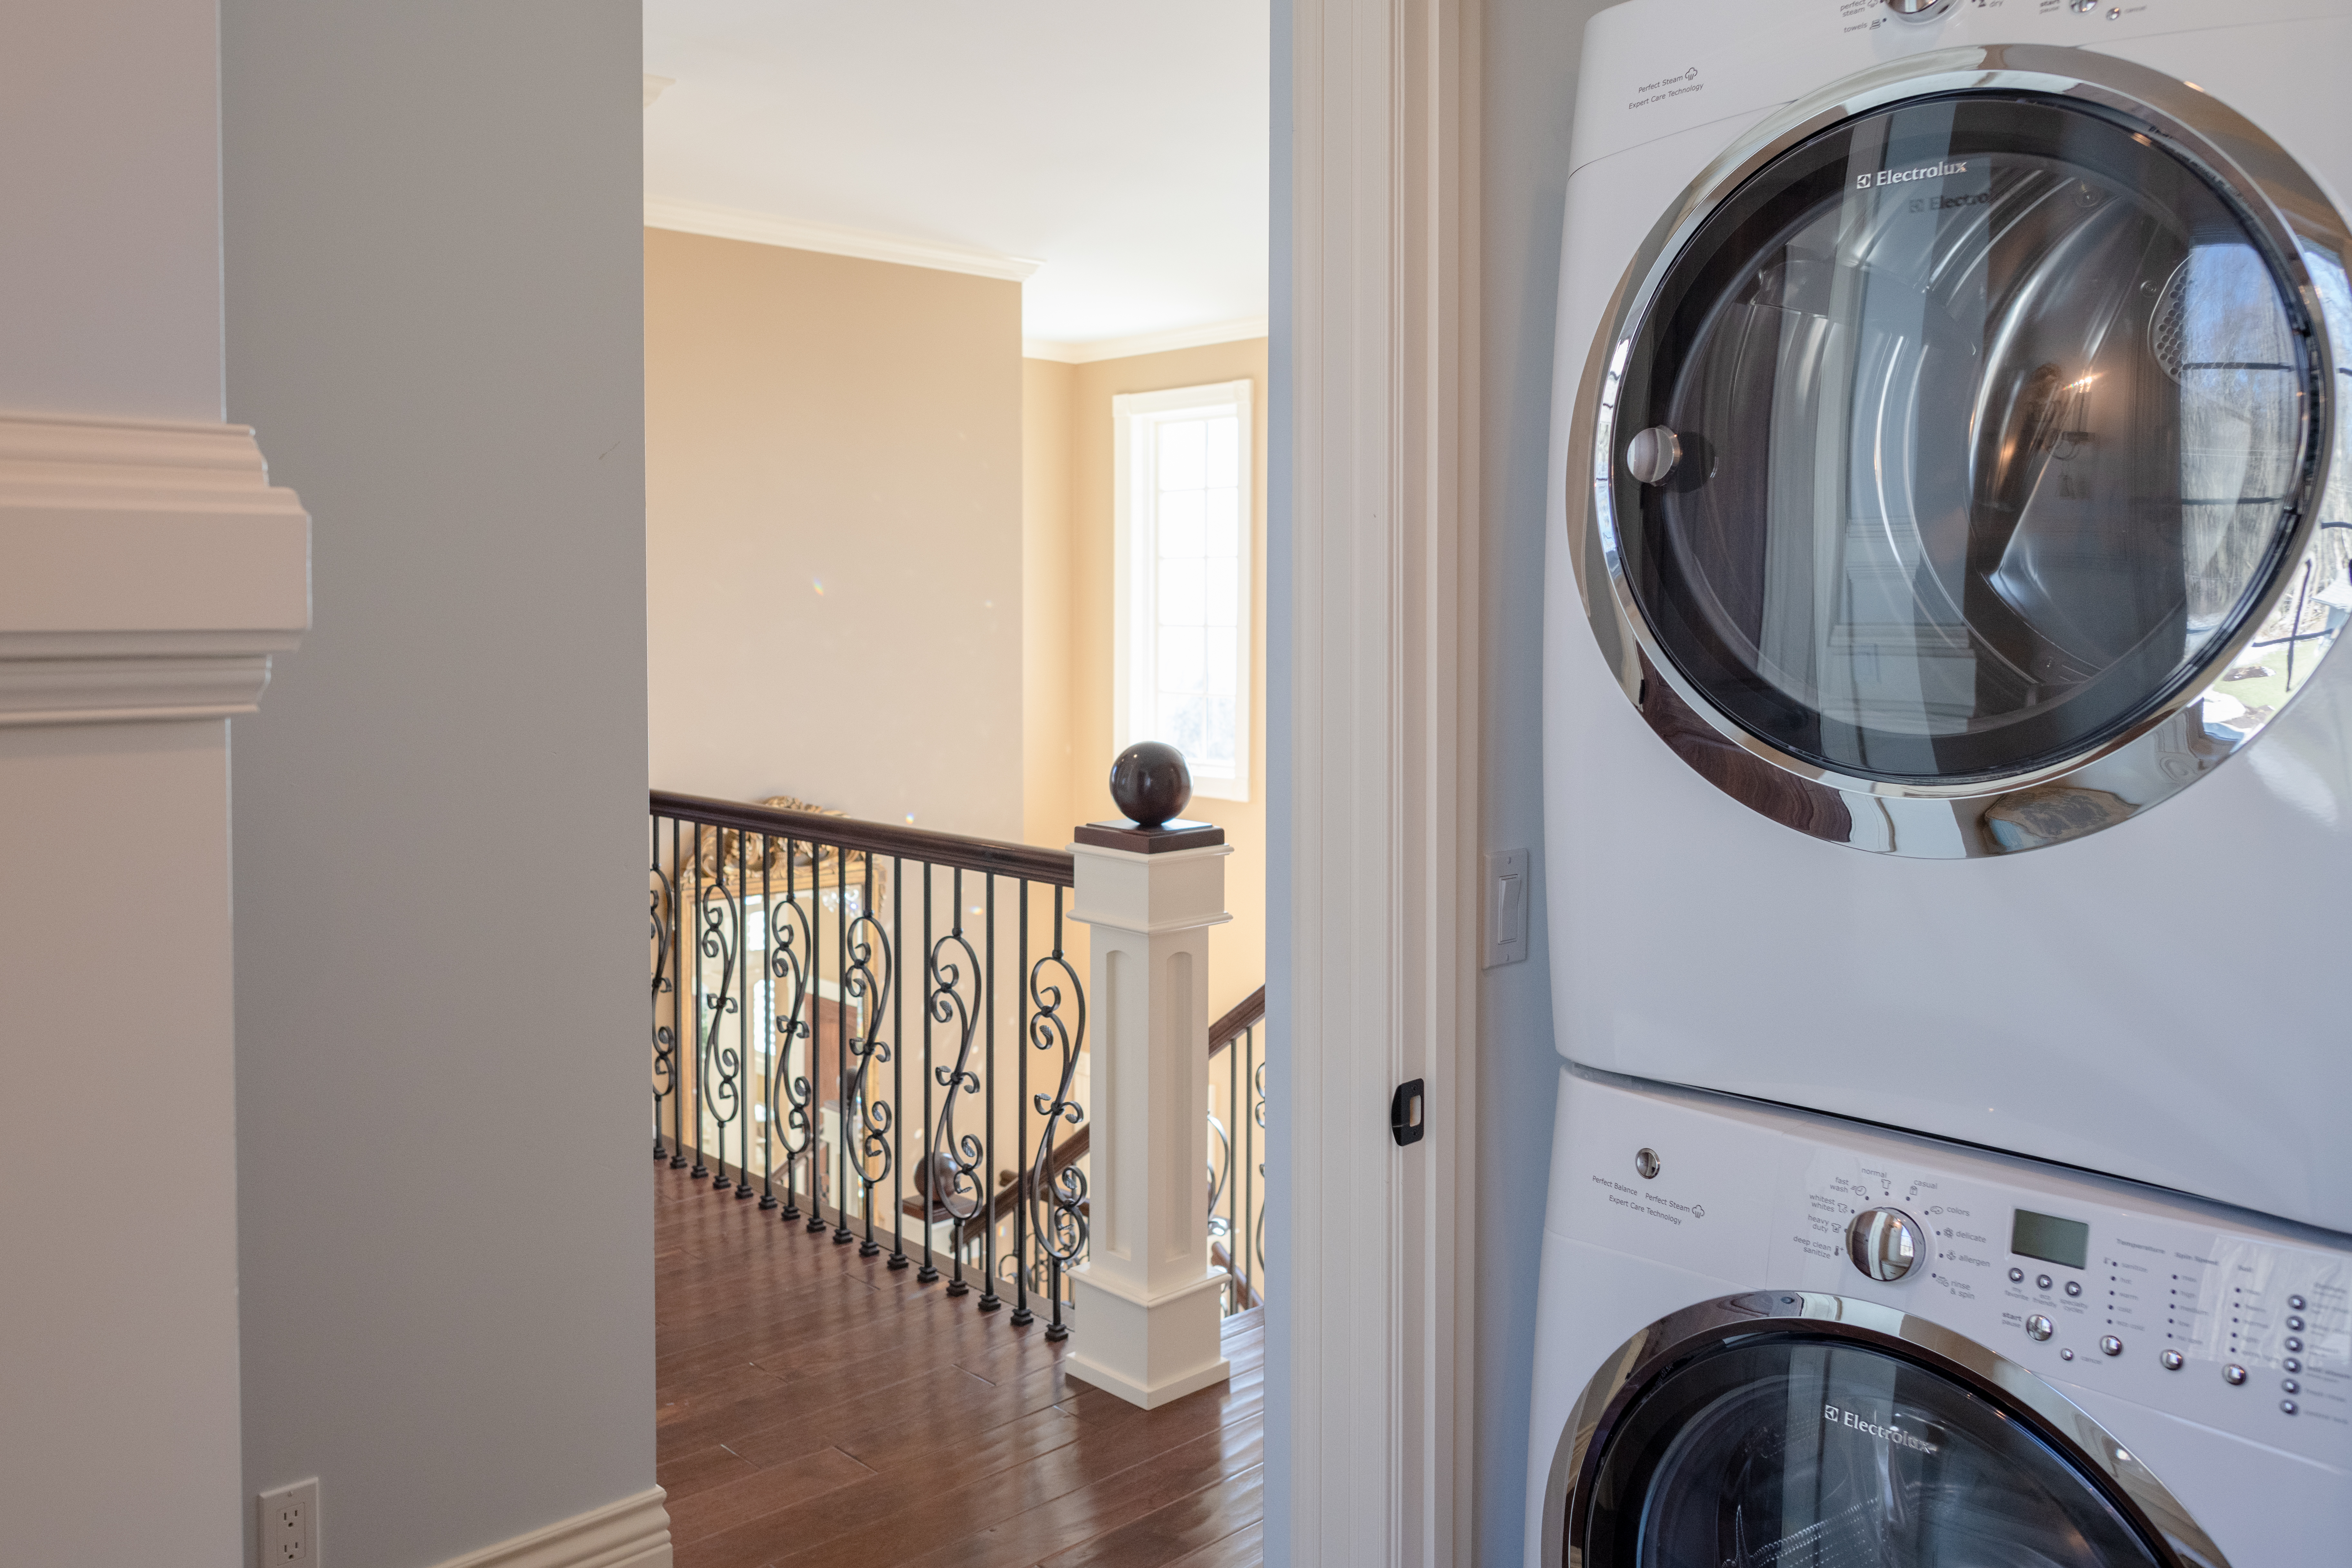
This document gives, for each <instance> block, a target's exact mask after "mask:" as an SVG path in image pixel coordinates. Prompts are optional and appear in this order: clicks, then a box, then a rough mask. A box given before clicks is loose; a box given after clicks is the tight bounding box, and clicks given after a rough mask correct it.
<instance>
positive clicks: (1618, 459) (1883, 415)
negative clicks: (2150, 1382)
mask: <svg viewBox="0 0 2352 1568" xmlns="http://www.w3.org/2000/svg"><path fill="white" fill-rule="evenodd" d="M1921 4H1922V0H1738V3H1736V4H1735V3H1733V0H1633V3H1632V4H1629V5H1620V6H1617V7H1614V8H1613V9H1611V10H1609V11H1605V12H1603V13H1601V15H1600V16H1597V17H1596V18H1595V19H1594V20H1593V22H1592V23H1591V26H1590V28H1589V30H1588V33H1587V37H1586V45H1585V53H1584V63H1583V67H1582V78H1581V81H1580V88H1579V97H1578V103H1577V119H1576V126H1575V132H1574V142H1573V151H1572V157H1573V160H1574V163H1575V168H1574V173H1573V174H1572V176H1571V179H1570V185H1569V190H1568V201H1567V213H1566V226H1565V248H1564V253H1563V262H1562V281H1561V289H1560V308H1559V344H1558V363H1559V374H1558V379H1557V382H1556V388H1555V419H1554V454H1553V473H1554V485H1553V492H1552V499H1551V514H1550V519H1549V539H1550V544H1549V567H1548V572H1549V581H1548V588H1547V593H1548V606H1549V608H1548V615H1547V628H1546V654H1545V658H1546V693H1545V703H1546V718H1545V722H1546V737H1545V744H1546V766H1547V770H1548V776H1547V788H1548V791H1549V800H1548V822H1547V829H1546V834H1547V844H1548V855H1549V879H1548V884H1549V899H1550V909H1551V917H1552V918H1551V921H1550V933H1551V941H1552V944H1553V952H1552V962H1553V965H1554V973H1555V981H1556V984H1555V986H1554V997H1555V1005H1556V1009H1557V1018H1558V1029H1559V1047H1560V1049H1561V1051H1562V1052H1563V1054H1564V1055H1566V1056H1567V1057H1568V1058H1570V1059H1571V1060H1572V1061H1575V1062H1579V1063H1582V1064H1586V1065H1588V1066H1591V1067H1593V1068H1601V1069H1604V1070H1610V1071H1617V1072H1623V1073H1628V1074H1633V1075H1635V1076H1637V1077H1640V1078H1643V1079H1653V1080H1661V1081H1666V1082H1674V1083H1681V1084H1689V1085H1696V1086H1701V1087H1704V1088H1707V1089H1717V1090H1722V1091H1726V1092H1729V1093H1734V1094H1738V1095H1742V1096H1748V1097H1752V1098H1754V1099H1758V1100H1768V1101H1776V1102H1780V1103H1785V1104H1791V1105H1798V1106H1803V1107H1807V1108H1811V1109H1814V1110H1828V1111H1833V1112H1837V1113H1839V1114H1842V1115H1844V1116H1848V1117H1853V1118H1858V1119H1862V1120H1865V1121H1873V1122H1878V1123H1883V1124H1887V1125H1891V1126H1895V1127H1901V1128H1906V1129H1912V1130H1916V1131H1926V1132H1931V1133H1935V1134H1938V1135H1940V1136H1943V1137H1947V1138H1951V1139H1957V1140H1961V1141H1965V1142H1971V1143H1976V1144H1981V1145H1986V1146H1990V1147H1993V1148H1999V1149H2005V1150H2012V1151H2017V1152H2023V1153H2027V1154H2032V1155H2036V1156H2040V1157H2042V1158H2044V1159H2050V1160H2056V1161H2062V1162H2065V1163H2071V1164H2074V1165H2080V1166H2084V1167H2088V1168H2092V1169H2095V1170H2099V1171H2104V1172H2108V1173H2115V1174H2117V1175H2121V1176H2125V1177H2129V1178H2132V1179H2135V1180H2138V1181H2142V1182H2147V1183H2152V1184H2158V1185H2162V1186H2166V1187H2172V1188H2177V1189H2181V1190H2184V1191H2188V1192H2191V1193H2195V1194H2200V1195H2203V1196H2206V1197H2210V1198H2214V1199H2218V1200H2221V1201H2224V1202H2228V1203H2231V1204H2235V1205H2242V1206H2245V1207H2248V1208H2251V1209H2254V1210H2258V1211H2261V1212H2263V1213H2267V1214H2272V1215H2280V1216H2284V1217H2287V1218H2291V1219H2294V1220H2297V1221H2301V1222H2305V1223H2308V1224H2313V1225H2318V1226H2326V1227H2329V1228H2332V1229H2336V1230H2339V1231H2352V1137H2347V1120H2352V982H2347V963H2346V962H2345V954H2346V952H2347V935H2352V921H2347V913H2346V910H2345V900H2346V897H2347V889H2352V658H2346V657H2345V656H2342V655H2338V654H2334V653H2332V652H2331V651H2330V650H2331V647H2332V645H2333V643H2334V641H2335V639H2336V628H2337V627H2338V626H2340V625H2341V624H2342V623H2343V622H2344V620H2345V619H2346V616H2347V611H2352V584H2347V563H2352V484H2347V479H2352V442H2348V441H2347V431H2352V421H2347V419H2346V418H2345V417H2344V414H2343V408H2342V404H2341V400H2342V398H2343V395H2344V394H2345V393H2347V392H2352V284H2348V283H2347V262H2352V234H2347V225H2346V221H2345V218H2344V216H2343V214H2342V200H2341V198H2342V195H2343V193H2344V192H2345V191H2346V190H2347V189H2352V93H2347V92H2346V91H2345V90H2344V89H2343V87H2342V78H2343V76H2344V74H2345V71H2346V69H2347V67H2352V5H2347V3H2346V0H2300V3H2298V0H2137V3H2136V0H2097V3H2096V4H2093V3H2091V0H1961V3H1958V4H1942V3H1937V4H1926V5H1924V9H1923V10H1922V11H1921V14H1919V15H1916V16H1912V15H1906V14H1905V13H1906V12H1910V11H1913V10H1915V9H1920V8H1921ZM1757 1278H1761V1277H1760V1276H1759V1277H1757Z"/></svg>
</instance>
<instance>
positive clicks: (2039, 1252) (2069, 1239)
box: [2009, 1209, 2091, 1268]
mask: <svg viewBox="0 0 2352 1568" xmlns="http://www.w3.org/2000/svg"><path fill="white" fill-rule="evenodd" d="M2009 1249H2010V1250H2011V1252H2014V1253H2019V1254H2021V1255H2022V1256H2024V1257H2027V1258H2040V1259H2042V1262H2044V1263H2055V1264H2057V1265H2059V1266H2060V1267H2061V1268H2089V1267H2090V1266H2091V1227H2090V1226H2087V1225H2084V1223H2083V1222H2082V1221H2081V1220H2079V1219H2060V1218H2059V1217H2058V1216H2057V1215H2050V1214H2035V1213H2034V1212H2033V1211H2032V1210H2031V1209H2019V1210H2017V1211H2016V1218H2014V1219H2013V1220H2011V1222H2010V1226H2009Z"/></svg>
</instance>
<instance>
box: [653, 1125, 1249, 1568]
mask: <svg viewBox="0 0 2352 1568" xmlns="http://www.w3.org/2000/svg"><path fill="white" fill-rule="evenodd" d="M655 1187H656V1202H655V1215H656V1219H655V1228H654V1234H655V1270H656V1272H655V1279H656V1284H655V1301H656V1324H657V1329H656V1356H657V1360H656V1373H655V1390H656V1392H655V1401H656V1413H655V1417H654V1419H655V1432H656V1444H657V1449H658V1460H659V1468H658V1470H657V1471H656V1475H657V1477H658V1479H659V1480H660V1482H661V1484H662V1485H663V1486H664V1487H665V1488H667V1489H668V1492H669V1515H670V1531H671V1537H670V1538H671V1540H672V1542H674V1543H675V1546H676V1550H677V1568H770V1565H774V1568H785V1565H787V1564H789V1565H791V1568H820V1565H824V1564H833V1563H840V1564H857V1565H860V1568H893V1565H897V1564H920V1565H921V1568H948V1565H950V1564H953V1565H956V1568H1032V1565H1036V1564H1044V1565H1047V1568H1082V1565H1091V1564H1118V1568H1176V1565H1178V1564H1181V1568H1236V1565H1240V1564H1249V1565H1252V1568H1255V1564H1256V1563H1258V1562H1259V1561H1260V1540H1261V1520H1262V1516H1263V1510H1262V1507H1261V1492H1262V1485H1263V1477H1264V1466H1263V1464H1262V1460H1263V1458H1264V1455H1263V1449H1264V1422H1263V1412H1264V1406H1265V1373H1264V1360H1265V1349H1264V1347H1265V1326H1264V1323H1263V1322H1262V1321H1261V1320H1260V1317H1259V1314H1258V1313H1256V1312H1249V1313H1244V1314H1243V1315H1242V1316H1240V1317H1237V1318H1234V1319H1232V1320H1229V1321H1228V1322H1227V1324H1226V1328H1225V1354H1226V1356H1227V1358H1228V1359H1229V1360H1230V1361H1231V1362H1232V1363H1233V1377H1232V1380H1231V1382H1229V1383H1228V1384H1224V1385H1223V1386H1221V1387H1217V1388H1211V1389H1203V1390H1202V1392H1200V1393H1198V1394H1192V1395H1191V1396H1189V1397H1187V1398H1184V1399H1180V1400H1177V1401H1176V1402H1175V1403H1173V1404H1171V1405H1163V1406H1161V1407H1160V1409H1158V1410H1153V1411H1148V1412H1147V1411H1141V1410H1138V1409H1136V1408H1135V1407H1134V1406H1133V1405H1128V1404H1125V1403H1123V1402H1122V1401H1120V1400H1118V1399H1115V1398H1113V1397H1112V1396H1111V1395H1109V1394H1105V1393H1103V1392H1101V1391H1100V1390H1098V1389H1095V1388H1090V1387H1088V1386H1087V1384H1083V1383H1081V1382H1079V1381H1077V1380H1076V1378H1071V1377H1066V1376H1065V1375H1064V1373H1063V1372H1062V1366H1061V1361H1062V1352H1064V1351H1065V1350H1066V1348H1067V1342H1064V1343H1063V1344H1058V1345H1056V1344H1049V1343H1047V1342H1046V1340H1045V1324H1044V1323H1043V1322H1042V1321H1041V1322H1038V1323H1036V1324H1033V1325H1031V1326H1030V1327H1028V1328H1025V1329H1016V1328H1013V1327H1012V1326H1011V1325H1010V1324H1008V1323H1006V1322H1005V1321H1004V1319H1005V1317H1006V1316H1007V1314H1008V1313H1009V1311H1010V1308H1009V1307H1008V1308H1007V1309H1006V1310H1005V1311H1000V1312H996V1313H992V1314H982V1313H981V1312H979V1311H977V1310H974V1308H973V1306H972V1303H973V1302H974V1301H976V1300H978V1299H979V1297H978V1293H977V1292H974V1293H973V1294H971V1295H968V1296H964V1297H962V1298H961V1299H958V1300H950V1298H949V1297H948V1296H947V1294H946V1292H945V1291H944V1290H942V1289H940V1287H939V1286H937V1285H932V1286H919V1285H917V1284H915V1283H914V1280H913V1278H912V1271H911V1270H909V1271H908V1272H906V1273H892V1272H891V1271H890V1270H889V1269H887V1268H886V1267H885V1266H884V1264H885V1260H884V1259H883V1258H860V1257H858V1256H857V1248H856V1247H854V1246H853V1247H836V1246H835V1245H834V1244H833V1242H832V1240H831V1238H830V1237H826V1236H812V1235H810V1234H809V1233H808V1231H807V1230H806V1229H805V1228H803V1226H802V1225H800V1224H798V1223H794V1224H792V1225H785V1224H782V1223H780V1222H779V1221H778V1220H777V1219H776V1217H775V1215H774V1214H773V1213H772V1212H770V1213H768V1214H761V1212H760V1211H759V1209H758V1207H757V1205H756V1204H755V1203H752V1202H738V1201H737V1200H736V1199H734V1198H732V1197H730V1196H726V1195H723V1194H716V1193H714V1192H712V1191H711V1189H710V1185H709V1183H708V1182H696V1181H693V1180H691V1179H689V1178H688V1175H687V1173H685V1172H683V1171H672V1170H669V1169H668V1168H667V1167H666V1166H664V1167H656V1178H655Z"/></svg>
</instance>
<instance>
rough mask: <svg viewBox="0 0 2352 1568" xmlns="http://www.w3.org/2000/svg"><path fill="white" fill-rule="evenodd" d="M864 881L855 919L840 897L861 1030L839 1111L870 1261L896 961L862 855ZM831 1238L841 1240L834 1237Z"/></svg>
mask: <svg viewBox="0 0 2352 1568" xmlns="http://www.w3.org/2000/svg"><path fill="white" fill-rule="evenodd" d="M840 858H841V861H842V864H843V868H844V869H843V870H842V873H841V876H842V878H843V879H846V878H847V876H848V871H847V862H848V857H847V856H842V857H840ZM865 867H866V873H865V881H864V885H863V887H862V889H861V890H860V891H859V894H858V900H857V919H856V921H854V922H853V921H849V920H848V914H849V903H848V894H847V892H846V891H845V892H844V893H843V895H842V916H843V920H844V922H845V923H844V931H845V940H846V942H847V944H848V956H849V963H848V967H847V968H845V969H844V970H843V971H842V975H841V992H842V1005H843V1006H844V1007H846V1006H847V1005H848V1004H849V1002H850V1000H851V999H852V998H855V999H856V1002H857V1021H858V1023H859V1025H860V1028H859V1030H858V1034H857V1038H856V1040H855V1041H854V1042H853V1041H850V1040H848V1039H845V1040H844V1041H843V1044H842V1049H843V1050H844V1051H845V1052H847V1051H849V1050H852V1049H853V1048H854V1049H855V1050H856V1055H857V1070H856V1074H855V1075H854V1077H853V1079H852V1081H853V1082H854V1083H855V1085H856V1089H857V1098H856V1103H855V1106H854V1107H853V1106H846V1105H845V1106H844V1107H843V1110H842V1142H843V1144H844V1146H845V1147H846V1145H847V1144H848V1142H849V1131H848V1130H849V1118H850V1114H851V1112H852V1110H855V1112H856V1123H857V1180H858V1184H859V1185H860V1186H861V1187H862V1188H863V1189H864V1202H865V1207H866V1238H865V1240H864V1241H862V1242H861V1243H860V1244H859V1245H858V1248H857V1256H859V1257H860V1258H872V1257H874V1256H875V1255H876V1254H877V1253H879V1252H880V1251H881V1250H882V1244H881V1243H880V1242H877V1241H876V1240H875V1239H874V1195H875V1189H876V1188H877V1186H879V1185H880V1184H881V1183H882V1182H883V1180H884V1179H885V1178H887V1176H888V1175H889V1174H890V1166H891V1161H890V1128H891V1123H892V1121H893V1120H894V1114H895V1107H893V1106H892V1105H891V1104H889V1103H887V1102H877V1100H875V1098H874V1064H875V1063H876V1062H877V1061H879V1062H888V1061H889V1060H890V1059H891V1057H892V1055H893V1052H892V1050H891V1047H890V1042H889V1041H887V1040H885V1039H883V1038H881V1030H882V1006H883V1004H884V1002H885V1001H887V999H888V997H889V995H890V990H891V981H892V979H893V978H894V976H893V973H892V971H893V965H894V963H895V959H896V954H894V953H893V952H892V951H891V948H890V942H889V939H888V938H887V936H885V935H884V934H883V932H882V922H881V921H877V920H876V919H875V918H874V858H873V857H872V856H870V855H869V856H867V857H866V859H865ZM877 945H879V947H880V948H881V955H880V967H879V969H878V970H877V967H876V955H875V948H876V947H877ZM834 1239H835V1240H836V1241H838V1240H840V1239H841V1238H840V1237H835V1238H834Z"/></svg>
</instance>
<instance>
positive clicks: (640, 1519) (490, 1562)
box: [440, 1487, 670, 1568]
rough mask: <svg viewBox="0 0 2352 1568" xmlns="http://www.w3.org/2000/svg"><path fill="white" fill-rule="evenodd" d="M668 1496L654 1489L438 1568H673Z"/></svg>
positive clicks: (454, 1560)
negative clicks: (665, 1503) (666, 1504)
mask: <svg viewBox="0 0 2352 1568" xmlns="http://www.w3.org/2000/svg"><path fill="white" fill-rule="evenodd" d="M666 1495H667V1494H665V1493H664V1492H663V1491H662V1489H661V1488H659V1487H654V1488H652V1489H649V1490H646V1491H642V1492H639V1493H638V1494H637V1495H636V1496H635V1497H632V1498H624V1499H622V1500H620V1501H619V1502H614V1503H607V1504H605V1505H604V1507H602V1508H594V1509H590V1510H588V1511H587V1512H586V1513H582V1514H574V1515H573V1516H572V1518H570V1519H567V1520H562V1521H558V1522H557V1523H554V1524H551V1525H549V1526H547V1527H546V1528H545V1529H544V1530H534V1531H531V1532H530V1534H528V1535H518V1536H516V1537H515V1538H514V1539H513V1540H512V1541H507V1542H500V1543H499V1544H498V1545H496V1546H490V1547H485V1548H484V1549H483V1550H481V1551H479V1552H468V1553H467V1555H465V1556H463V1557H453V1558H451V1559H450V1560H449V1561H448V1562H446V1563H442V1564H441V1565H440V1568H670V1546H669V1510H668V1509H667V1508H665V1507H664V1506H663V1500H664V1498H665V1496H666Z"/></svg>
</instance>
